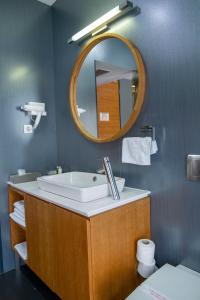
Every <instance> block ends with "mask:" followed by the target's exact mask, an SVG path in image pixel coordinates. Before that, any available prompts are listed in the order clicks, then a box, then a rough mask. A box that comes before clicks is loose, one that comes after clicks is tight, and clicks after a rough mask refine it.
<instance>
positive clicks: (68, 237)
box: [54, 206, 92, 300]
mask: <svg viewBox="0 0 200 300" xmlns="http://www.w3.org/2000/svg"><path fill="white" fill-rule="evenodd" d="M54 214H55V223H56V226H55V230H56V235H55V245H56V270H55V280H56V282H55V286H56V290H55V292H56V293H57V294H58V295H59V297H60V298H61V299H62V300H90V299H92V292H91V280H90V265H91V257H90V223H89V220H88V219H87V218H84V217H81V216H79V215H77V214H75V213H73V212H70V211H67V210H66V209H62V208H60V207H56V206H55V207H54Z"/></svg>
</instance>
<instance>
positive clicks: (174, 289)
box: [140, 264, 200, 300]
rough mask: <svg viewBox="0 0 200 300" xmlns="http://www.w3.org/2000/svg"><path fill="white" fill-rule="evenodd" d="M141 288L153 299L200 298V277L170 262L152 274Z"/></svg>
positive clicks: (196, 299)
mask: <svg viewBox="0 0 200 300" xmlns="http://www.w3.org/2000/svg"><path fill="white" fill-rule="evenodd" d="M140 288H141V289H142V290H143V292H144V293H145V294H148V295H149V296H151V297H152V299H159V300H188V299H190V300H199V299H200V277H199V276H196V274H193V273H192V272H186V271H185V270H183V269H181V268H176V267H173V266H171V265H169V264H166V265H164V266H163V267H162V268H160V269H159V270H158V271H157V272H156V273H154V274H153V275H152V276H150V277H149V278H148V279H147V280H146V281H145V282H144V283H143V284H142V285H141V286H140Z"/></svg>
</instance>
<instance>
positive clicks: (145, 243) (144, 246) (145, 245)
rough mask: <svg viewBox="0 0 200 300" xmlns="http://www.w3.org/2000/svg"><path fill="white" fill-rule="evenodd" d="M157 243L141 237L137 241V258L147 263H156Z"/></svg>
mask: <svg viewBox="0 0 200 300" xmlns="http://www.w3.org/2000/svg"><path fill="white" fill-rule="evenodd" d="M154 254H155V244H154V242H153V241H151V240H148V239H141V240H139V241H138V242H137V260H138V261H139V262H141V263H143V264H146V265H149V266H150V265H152V264H153V263H154Z"/></svg>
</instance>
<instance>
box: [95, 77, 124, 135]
mask: <svg viewBox="0 0 200 300" xmlns="http://www.w3.org/2000/svg"><path fill="white" fill-rule="evenodd" d="M96 90H97V124H98V137H99V138H109V137H112V136H113V135H115V134H117V132H118V131H119V130H120V123H121V121H120V99H119V83H118V81H113V82H109V83H106V84H102V85H100V86H97V89H96ZM101 112H103V113H105V112H106V113H109V121H101V120H100V113H101Z"/></svg>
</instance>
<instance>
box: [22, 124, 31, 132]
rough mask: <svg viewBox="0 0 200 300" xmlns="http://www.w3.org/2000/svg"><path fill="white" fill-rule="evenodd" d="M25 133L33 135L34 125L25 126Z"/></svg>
mask: <svg viewBox="0 0 200 300" xmlns="http://www.w3.org/2000/svg"><path fill="white" fill-rule="evenodd" d="M24 133H33V126H32V125H30V124H29V125H24Z"/></svg>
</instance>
